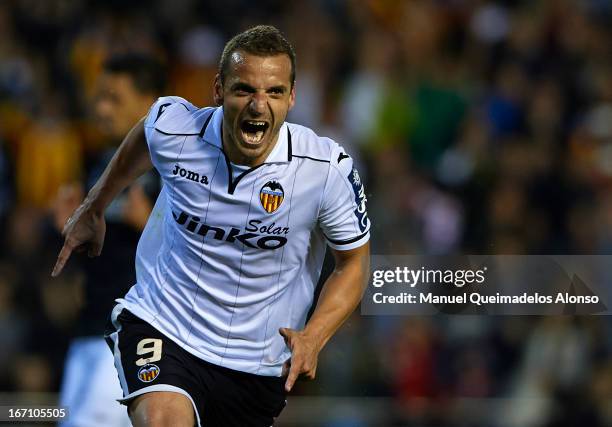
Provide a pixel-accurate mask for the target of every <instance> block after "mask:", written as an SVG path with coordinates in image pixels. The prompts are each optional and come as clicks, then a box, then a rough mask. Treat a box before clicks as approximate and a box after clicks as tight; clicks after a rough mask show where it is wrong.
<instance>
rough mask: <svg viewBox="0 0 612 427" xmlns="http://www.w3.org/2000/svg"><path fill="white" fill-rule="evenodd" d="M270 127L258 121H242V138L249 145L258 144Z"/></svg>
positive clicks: (266, 123)
mask: <svg viewBox="0 0 612 427" xmlns="http://www.w3.org/2000/svg"><path fill="white" fill-rule="evenodd" d="M269 126H270V125H269V124H268V122H264V121H260V120H243V121H242V123H240V131H241V132H242V138H243V139H244V140H245V141H246V142H248V143H249V144H259V143H260V142H261V141H262V139H263V137H264V134H265V133H266V130H268V127H269Z"/></svg>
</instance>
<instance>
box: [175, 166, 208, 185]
mask: <svg viewBox="0 0 612 427" xmlns="http://www.w3.org/2000/svg"><path fill="white" fill-rule="evenodd" d="M172 174H173V175H178V176H180V177H181V178H186V179H188V180H190V181H193V182H199V183H200V184H204V185H206V184H208V177H207V176H206V175H201V176H200V174H199V173H197V172H194V171H190V170H188V169H183V168H182V167H180V166H179V165H178V164H177V165H174V170H173V171H172Z"/></svg>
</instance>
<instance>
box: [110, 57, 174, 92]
mask: <svg viewBox="0 0 612 427" xmlns="http://www.w3.org/2000/svg"><path fill="white" fill-rule="evenodd" d="M103 69H104V71H106V72H108V73H112V74H127V75H129V76H130V78H131V79H132V82H133V83H134V87H135V88H136V90H137V91H138V92H140V93H141V94H150V95H154V96H159V95H160V94H161V93H163V92H164V90H165V89H166V70H165V67H164V66H163V65H162V63H161V62H160V61H158V60H157V59H155V58H154V57H152V56H150V55H146V54H141V53H124V54H120V55H114V56H111V57H109V58H107V59H106V61H104V65H103Z"/></svg>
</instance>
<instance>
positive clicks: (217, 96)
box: [213, 74, 223, 105]
mask: <svg viewBox="0 0 612 427" xmlns="http://www.w3.org/2000/svg"><path fill="white" fill-rule="evenodd" d="M213 99H214V101H215V104H217V105H222V104H223V83H221V76H220V75H219V74H217V75H216V76H215V84H214V86H213Z"/></svg>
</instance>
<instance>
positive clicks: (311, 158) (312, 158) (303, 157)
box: [293, 154, 330, 163]
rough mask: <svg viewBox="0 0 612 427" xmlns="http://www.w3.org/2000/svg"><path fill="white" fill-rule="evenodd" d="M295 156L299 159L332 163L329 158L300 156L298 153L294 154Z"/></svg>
mask: <svg viewBox="0 0 612 427" xmlns="http://www.w3.org/2000/svg"><path fill="white" fill-rule="evenodd" d="M293 157H297V158H299V159H308V160H314V161H315V162H322V163H330V161H329V160H323V159H315V158H314V157H308V156H298V155H297V154H294V155H293Z"/></svg>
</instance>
